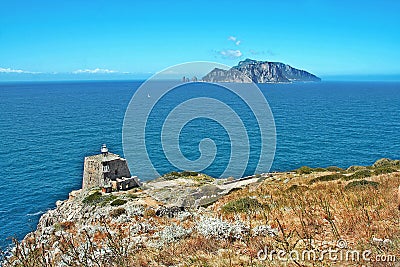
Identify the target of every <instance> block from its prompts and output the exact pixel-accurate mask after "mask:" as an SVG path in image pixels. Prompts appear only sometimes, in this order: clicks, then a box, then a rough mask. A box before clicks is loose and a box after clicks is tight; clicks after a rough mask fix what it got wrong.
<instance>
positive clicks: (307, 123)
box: [0, 81, 400, 248]
mask: <svg viewBox="0 0 400 267" xmlns="http://www.w3.org/2000/svg"><path fill="white" fill-rule="evenodd" d="M140 84H141V82H138V81H130V82H126V81H124V82H122V81H110V82H46V83H39V82H38V83H2V84H0V95H1V97H0V112H1V113H0V114H1V116H0V168H1V170H2V176H1V177H0V179H1V182H0V199H1V205H0V215H1V216H0V225H1V228H0V246H1V247H3V248H4V247H5V246H6V245H7V244H9V243H10V240H6V238H7V237H10V236H16V237H17V238H22V237H23V236H24V235H25V234H26V233H28V232H29V231H31V230H33V229H34V228H35V227H36V224H37V221H38V219H39V217H40V215H41V214H42V213H43V212H45V211H46V210H48V209H51V208H54V207H55V202H56V201H57V200H60V199H61V200H62V199H66V198H67V197H68V193H69V192H70V191H71V190H75V189H79V188H80V186H81V179H82V170H83V158H84V157H85V156H87V155H91V154H95V153H98V151H99V148H100V146H101V144H102V143H107V145H108V147H109V148H110V150H111V151H112V152H114V153H117V154H121V155H123V149H122V141H121V140H122V124H123V119H124V114H125V110H126V108H127V106H128V104H129V101H130V99H131V97H132V96H133V94H134V92H135V90H136V89H137V88H138V87H139V86H140ZM259 87H260V89H261V91H262V93H263V94H264V95H265V97H266V98H267V100H268V102H269V105H270V107H271V110H272V112H273V115H274V118H275V124H276V133H277V150H276V154H275V159H274V162H273V165H272V169H271V171H286V170H292V169H295V168H298V167H300V166H303V165H309V166H312V167H316V166H321V167H324V166H331V165H337V166H339V167H343V168H347V167H348V166H350V165H353V164H359V165H370V164H372V163H373V162H374V161H375V160H377V159H379V158H382V157H390V158H400V142H399V141H400V120H399V117H398V116H399V114H400V83H396V82H370V83H365V82H321V83H295V84H261V85H259ZM191 123H193V122H191ZM210 125H213V124H212V123H211V124H210ZM192 127H193V129H196V127H195V125H192V124H190V125H188V129H190V128H192ZM215 127H218V128H221V127H220V125H219V124H215ZM213 130H214V129H209V132H211V133H212V132H213ZM215 130H217V129H215ZM219 130H221V129H219ZM248 130H249V132H251V129H248ZM197 134H199V135H201V136H196V131H193V132H190V131H186V132H184V133H183V135H184V136H186V137H190V140H200V139H201V138H203V135H204V134H205V133H204V132H201V131H197ZM182 139H184V138H182ZM183 142H184V140H183ZM187 144H192V146H193V151H192V152H191V151H190V146H187ZM187 144H186V148H185V151H184V154H185V155H187V156H188V157H189V158H191V157H193V159H195V157H196V155H197V153H198V146H197V144H195V143H193V142H189V143H187ZM188 149H189V150H188ZM191 155H192V156H191ZM193 155H194V156H193ZM221 166H222V167H223V166H224V164H221ZM210 170H211V169H210ZM165 171H168V170H165ZM266 171H267V170H266ZM213 172H215V173H220V170H216V169H215V168H214V169H213V170H211V173H210V174H213ZM247 174H250V173H247Z"/></svg>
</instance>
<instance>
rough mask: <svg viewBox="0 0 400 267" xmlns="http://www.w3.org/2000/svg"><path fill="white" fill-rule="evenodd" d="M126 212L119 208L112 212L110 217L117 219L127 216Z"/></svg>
mask: <svg viewBox="0 0 400 267" xmlns="http://www.w3.org/2000/svg"><path fill="white" fill-rule="evenodd" d="M125 213H126V210H125V209H124V208H117V209H115V210H112V211H110V216H111V217H113V218H117V217H119V216H120V215H122V214H125Z"/></svg>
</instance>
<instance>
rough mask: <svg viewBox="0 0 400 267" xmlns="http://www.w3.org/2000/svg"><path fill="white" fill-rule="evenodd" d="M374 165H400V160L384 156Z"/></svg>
mask: <svg viewBox="0 0 400 267" xmlns="http://www.w3.org/2000/svg"><path fill="white" fill-rule="evenodd" d="M372 166H373V167H375V168H382V167H400V161H399V160H392V159H387V158H383V159H378V160H377V161H376V162H375V163H374V164H373V165H372Z"/></svg>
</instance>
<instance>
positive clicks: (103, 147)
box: [100, 144, 108, 154]
mask: <svg viewBox="0 0 400 267" xmlns="http://www.w3.org/2000/svg"><path fill="white" fill-rule="evenodd" d="M100 151H101V153H102V154H103V153H108V148H107V145H106V144H103V145H102V146H101V150H100Z"/></svg>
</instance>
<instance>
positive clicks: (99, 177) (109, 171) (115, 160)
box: [82, 145, 137, 189]
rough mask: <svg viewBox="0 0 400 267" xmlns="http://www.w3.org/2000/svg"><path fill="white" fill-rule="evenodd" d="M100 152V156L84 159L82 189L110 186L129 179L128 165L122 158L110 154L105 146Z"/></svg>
mask: <svg viewBox="0 0 400 267" xmlns="http://www.w3.org/2000/svg"><path fill="white" fill-rule="evenodd" d="M100 152H101V154H98V155H93V156H89V157H85V163H84V168H83V182H82V188H83V189H89V188H92V187H106V186H111V184H112V183H113V182H115V181H120V180H121V179H126V178H131V173H130V171H129V168H128V163H127V162H126V160H125V159H124V158H121V157H120V156H119V155H117V154H113V153H110V152H109V151H108V148H107V146H106V145H103V146H102V147H101V151H100ZM136 186H137V185H136Z"/></svg>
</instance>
